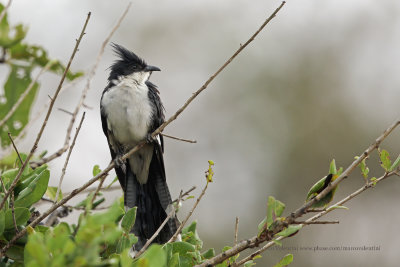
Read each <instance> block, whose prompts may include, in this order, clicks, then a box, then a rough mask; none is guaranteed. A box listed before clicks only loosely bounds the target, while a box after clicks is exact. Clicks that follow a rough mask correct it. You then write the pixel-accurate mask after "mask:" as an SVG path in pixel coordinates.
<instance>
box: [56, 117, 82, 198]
mask: <svg viewBox="0 0 400 267" xmlns="http://www.w3.org/2000/svg"><path fill="white" fill-rule="evenodd" d="M85 114H86V112H83V114H82V118H81V121H80V122H79V125H78V128H76V132H75V136H74V139H73V140H72V144H71V146H70V147H69V151H68V154H67V157H66V159H65V162H64V167H63V168H62V171H61V177H60V181H59V182H58V187H57V192H56V197H55V198H54V203H57V200H58V198H59V194H60V191H61V184H62V182H63V180H64V176H65V172H66V170H67V166H68V162H69V158H70V157H71V153H72V150H73V149H74V146H75V142H76V138H77V137H78V134H79V131H80V130H81V127H82V123H83V120H84V119H85Z"/></svg>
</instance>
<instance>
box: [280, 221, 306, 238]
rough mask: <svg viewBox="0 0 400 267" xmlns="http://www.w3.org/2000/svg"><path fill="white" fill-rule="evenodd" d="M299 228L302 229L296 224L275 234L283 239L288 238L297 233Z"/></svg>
mask: <svg viewBox="0 0 400 267" xmlns="http://www.w3.org/2000/svg"><path fill="white" fill-rule="evenodd" d="M301 228H302V226H301V225H300V224H297V225H292V224H291V225H289V226H288V227H287V228H286V229H284V230H282V231H280V232H279V233H277V235H279V236H283V237H288V236H290V235H292V234H294V233H296V232H297V231H299V230H300V229H301Z"/></svg>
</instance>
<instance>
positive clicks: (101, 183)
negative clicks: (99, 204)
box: [90, 176, 106, 207]
mask: <svg viewBox="0 0 400 267" xmlns="http://www.w3.org/2000/svg"><path fill="white" fill-rule="evenodd" d="M105 180H106V176H104V177H103V178H102V179H100V182H99V186H98V187H97V188H96V191H94V195H93V197H92V199H91V200H90V207H93V203H94V200H95V199H96V196H97V194H98V193H99V192H100V190H101V187H102V186H103V183H104V181H105Z"/></svg>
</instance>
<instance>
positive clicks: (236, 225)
mask: <svg viewBox="0 0 400 267" xmlns="http://www.w3.org/2000/svg"><path fill="white" fill-rule="evenodd" d="M238 232H239V217H236V220H235V243H234V244H235V245H236V244H237V241H238Z"/></svg>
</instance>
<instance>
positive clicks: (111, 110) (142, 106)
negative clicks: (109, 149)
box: [101, 81, 152, 146]
mask: <svg viewBox="0 0 400 267" xmlns="http://www.w3.org/2000/svg"><path fill="white" fill-rule="evenodd" d="M149 103H150V102H149V99H148V88H147V86H146V85H145V84H137V83H131V82H129V81H121V82H120V83H118V84H117V85H115V86H114V87H112V88H110V89H109V90H108V91H107V92H105V93H104V95H103V98H102V102H101V104H102V107H103V109H104V112H105V114H106V116H107V126H108V129H109V130H111V131H112V133H113V135H114V137H115V139H116V140H117V141H118V142H119V143H121V144H123V145H127V146H134V145H135V144H136V143H137V142H139V141H141V140H143V139H144V138H145V137H146V135H147V133H148V129H149V126H150V122H151V116H152V109H151V106H150V104H149Z"/></svg>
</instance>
